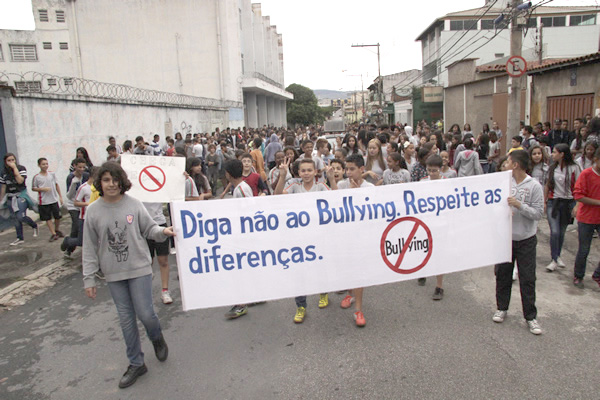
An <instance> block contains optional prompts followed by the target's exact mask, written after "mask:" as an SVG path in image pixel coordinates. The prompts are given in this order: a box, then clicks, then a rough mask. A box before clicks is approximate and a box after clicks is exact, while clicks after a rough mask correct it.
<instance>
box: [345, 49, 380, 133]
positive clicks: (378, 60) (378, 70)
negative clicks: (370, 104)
mask: <svg viewBox="0 0 600 400" xmlns="http://www.w3.org/2000/svg"><path fill="white" fill-rule="evenodd" d="M351 47H377V79H378V81H377V91H378V92H379V109H380V110H383V106H382V104H383V99H382V97H383V80H382V79H381V58H380V54H379V43H377V44H353V45H352V46H351ZM363 103H364V102H363ZM377 122H381V114H379V112H377Z"/></svg>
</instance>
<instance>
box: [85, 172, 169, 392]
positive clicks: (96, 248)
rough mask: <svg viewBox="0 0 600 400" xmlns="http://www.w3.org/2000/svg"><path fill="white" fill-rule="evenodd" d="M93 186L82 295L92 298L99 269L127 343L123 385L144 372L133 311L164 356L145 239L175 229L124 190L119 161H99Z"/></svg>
mask: <svg viewBox="0 0 600 400" xmlns="http://www.w3.org/2000/svg"><path fill="white" fill-rule="evenodd" d="M94 187H96V188H97V189H98V192H99V194H100V198H99V199H98V200H97V201H95V202H93V203H92V204H91V205H90V206H89V207H88V208H87V212H86V215H85V223H84V228H83V229H84V235H83V282H84V286H85V293H86V295H87V296H88V297H90V298H91V299H95V298H96V279H95V273H96V272H97V271H98V269H102V272H104V275H105V277H106V282H107V284H108V289H109V290H110V294H111V296H112V298H113V301H114V302H115V306H116V307H117V313H118V315H119V322H120V325H121V330H122V331H123V337H124V339H125V344H126V346H127V358H129V364H130V365H129V367H128V368H127V371H126V372H125V374H124V375H123V377H122V378H121V380H120V381H119V387H120V388H126V387H128V386H131V385H133V384H134V383H135V381H136V380H137V378H138V377H139V376H141V375H143V374H145V373H146V372H147V371H148V369H147V368H146V364H145V363H144V353H142V348H141V345H140V335H139V332H138V328H137V323H136V316H137V318H139V319H140V321H141V322H142V324H143V325H144V327H145V328H146V332H147V334H148V337H149V338H150V340H151V341H152V344H153V346H154V352H155V354H156V358H158V360H159V361H165V360H166V359H167V356H168V352H169V349H168V347H167V343H166V342H165V339H164V337H163V334H162V331H161V328H160V323H159V321H158V316H157V315H156V313H155V312H154V307H153V306H152V259H151V257H150V252H149V251H148V244H147V243H146V239H152V240H154V241H156V242H162V241H164V240H166V239H167V237H168V236H175V234H174V233H173V229H172V228H170V227H168V228H165V227H162V226H159V225H158V224H157V223H156V222H155V221H154V220H153V219H152V217H150V214H148V211H146V208H145V207H144V206H143V205H142V203H141V202H140V201H139V200H136V199H134V198H133V197H129V196H128V195H126V194H125V192H126V191H128V190H129V189H130V188H131V182H130V181H129V179H127V174H126V173H125V171H124V170H123V168H121V166H120V165H119V164H117V163H114V162H106V163H104V164H103V165H102V167H100V170H99V171H98V173H97V174H96V175H95V179H94Z"/></svg>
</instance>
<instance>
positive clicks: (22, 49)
mask: <svg viewBox="0 0 600 400" xmlns="http://www.w3.org/2000/svg"><path fill="white" fill-rule="evenodd" d="M9 47H10V57H11V59H12V61H17V62H19V61H37V60H38V56H37V49H36V48H35V44H11V45H9Z"/></svg>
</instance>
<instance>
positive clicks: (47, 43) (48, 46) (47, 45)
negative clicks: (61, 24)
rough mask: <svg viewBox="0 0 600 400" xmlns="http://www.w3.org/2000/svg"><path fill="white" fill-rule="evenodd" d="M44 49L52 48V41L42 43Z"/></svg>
mask: <svg viewBox="0 0 600 400" xmlns="http://www.w3.org/2000/svg"><path fill="white" fill-rule="evenodd" d="M42 45H43V48H44V50H52V42H44V43H42Z"/></svg>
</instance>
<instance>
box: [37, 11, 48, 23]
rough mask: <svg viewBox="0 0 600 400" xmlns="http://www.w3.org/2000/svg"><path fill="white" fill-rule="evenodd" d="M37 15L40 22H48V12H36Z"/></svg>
mask: <svg viewBox="0 0 600 400" xmlns="http://www.w3.org/2000/svg"><path fill="white" fill-rule="evenodd" d="M38 15H39V17H40V22H48V21H49V19H48V10H38Z"/></svg>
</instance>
